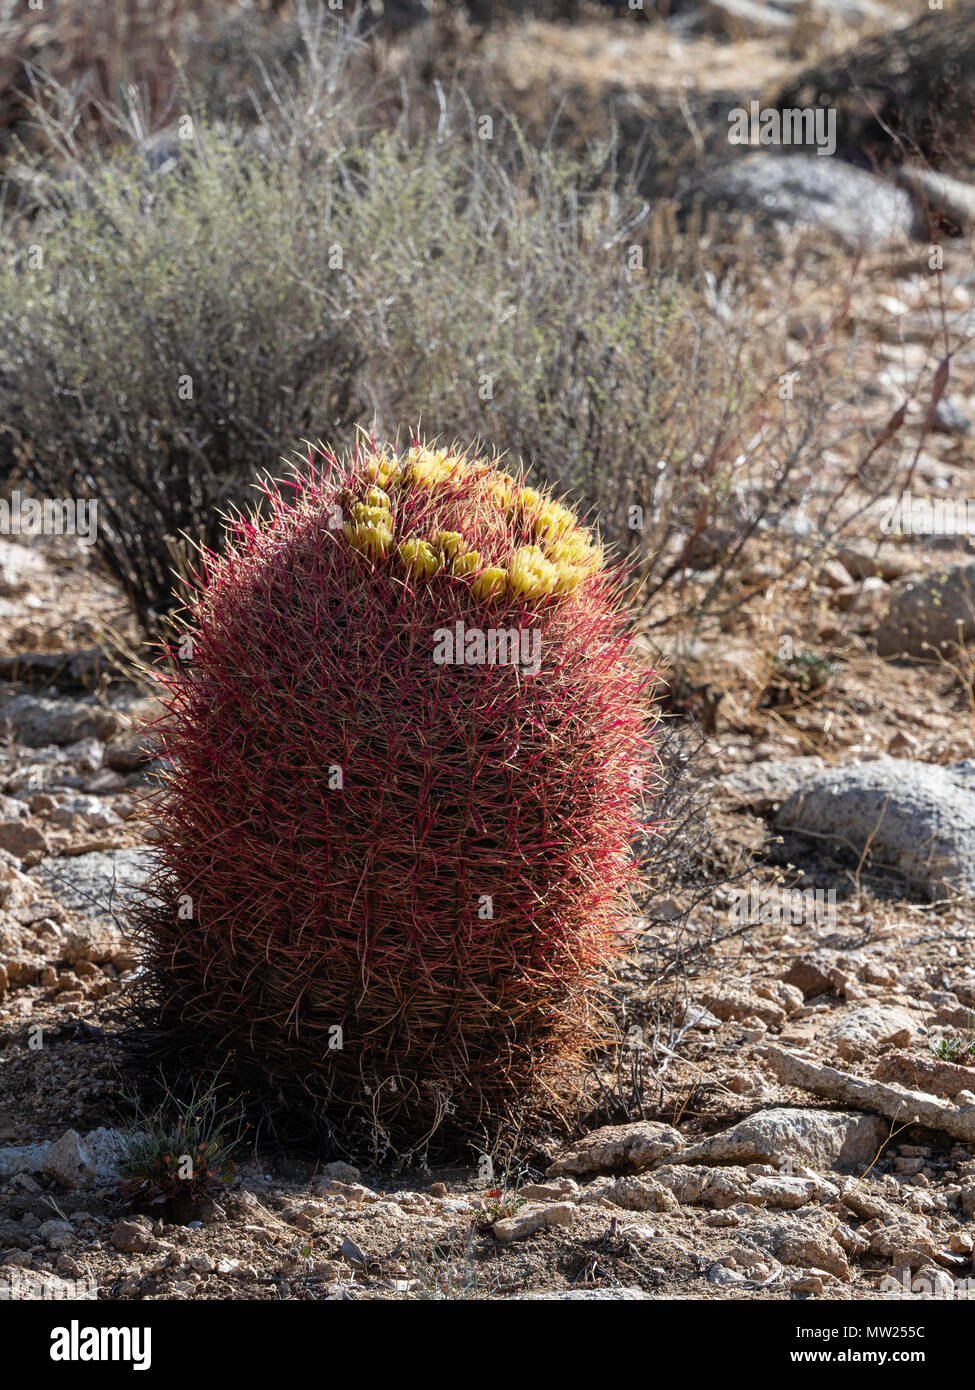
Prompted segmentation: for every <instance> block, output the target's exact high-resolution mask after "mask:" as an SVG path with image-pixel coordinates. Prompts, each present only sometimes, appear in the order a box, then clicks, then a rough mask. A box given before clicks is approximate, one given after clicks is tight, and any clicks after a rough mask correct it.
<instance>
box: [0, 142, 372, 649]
mask: <svg viewBox="0 0 975 1390" xmlns="http://www.w3.org/2000/svg"><path fill="white" fill-rule="evenodd" d="M175 159H176V160H177V168H176V169H174V170H170V171H169V172H168V173H158V174H153V173H151V172H150V171H149V170H148V169H147V167H146V164H145V162H144V161H143V160H142V159H141V158H140V157H139V156H138V155H137V154H127V155H124V156H114V157H111V158H109V157H102V156H100V157H93V158H91V159H89V160H88V161H87V162H86V163H84V164H80V163H79V164H76V165H74V166H72V167H71V169H70V171H69V173H68V175H67V176H66V177H65V178H63V179H55V180H51V181H50V182H49V183H48V184H47V185H45V187H44V192H43V194H42V197H43V205H42V207H41V209H40V211H38V212H37V214H36V215H35V217H34V219H33V221H32V222H31V224H30V226H29V227H27V228H24V227H23V226H19V227H13V228H8V234H7V237H6V240H5V245H4V248H3V249H4V251H5V253H6V254H5V255H4V256H3V257H2V259H0V300H2V309H0V363H2V376H0V400H2V405H0V416H2V420H3V439H4V447H5V451H6V452H7V453H8V454H9V455H12V457H13V458H14V459H15V460H16V462H17V463H18V464H19V466H20V467H21V468H22V469H24V470H25V471H26V474H27V476H28V477H29V479H30V481H31V483H32V484H33V485H34V486H35V488H36V489H39V490H41V491H43V492H44V493H46V494H47V495H53V496H56V497H64V496H74V497H91V498H96V499H97V500H98V528H99V539H98V553H99V555H100V557H101V558H102V560H103V561H104V562H105V564H106V565H107V567H108V569H109V571H110V572H111V574H112V575H113V577H114V578H115V579H116V580H117V581H118V583H119V584H120V585H121V587H122V588H123V590H124V591H125V592H126V593H127V594H128V596H129V598H130V599H131V602H132V604H133V606H134V608H135V611H136V612H137V614H138V615H139V617H140V618H141V619H142V621H143V623H144V624H145V625H146V626H147V627H152V626H153V625H154V624H155V622H156V621H157V620H158V618H159V616H160V615H161V614H163V613H164V612H166V611H167V610H168V609H169V608H170V607H171V605H172V601H173V599H172V587H173V584H172V574H171V568H172V563H173V558H172V553H171V551H172V547H173V545H174V543H176V542H178V540H179V537H180V533H181V532H183V531H186V532H188V533H189V534H190V535H191V536H192V537H193V538H194V539H197V538H199V539H202V540H204V541H205V542H207V543H213V542H215V541H216V539H217V537H218V535H219V532H220V518H219V514H218V512H219V510H220V509H222V508H224V507H226V506H227V505H229V504H230V503H231V502H234V501H241V500H242V499H243V498H244V497H245V496H247V495H248V488H249V485H250V483H251V482H252V481H253V479H254V478H255V476H256V474H257V471H258V470H259V469H260V468H262V467H264V468H268V467H273V466H274V464H275V462H276V460H277V459H278V458H279V457H280V455H281V454H283V453H284V452H285V451H286V450H288V449H289V448H290V447H291V445H292V444H293V442H294V440H295V438H296V437H300V436H301V435H302V434H305V433H308V432H309V431H317V430H319V429H322V428H325V429H330V428H331V429H334V428H340V427H341V426H342V425H343V424H345V423H347V422H348V420H349V418H350V414H351V411H352V394H351V393H352V387H353V380H354V372H355V365H356V355H355V347H354V344H353V342H352V338H351V335H350V333H349V330H348V326H347V324H346V322H345V320H344V318H343V315H342V313H341V310H340V309H339V308H338V307H337V305H336V303H335V299H334V296H333V295H331V294H330V287H331V285H332V284H334V283H335V277H334V276H333V275H332V273H331V270H330V266H329V258H330V237H329V234H328V228H327V185H326V184H321V185H318V186H312V187H306V188H303V189H299V188H298V187H297V186H296V184H295V169H294V168H293V167H292V166H289V165H286V164H280V163H274V162H272V161H268V160H264V159H262V158H260V157H258V156H257V154H256V153H255V152H254V151H252V150H251V149H250V148H249V147H247V146H244V145H241V144H239V143H238V142H237V141H236V140H235V139H234V138H233V137H232V136H224V135H221V134H220V133H219V132H207V131H206V130H199V131H197V132H195V133H194V138H193V139H190V140H187V141H186V142H185V144H184V145H182V146H181V147H180V148H179V150H178V151H177V154H176V156H175Z"/></svg>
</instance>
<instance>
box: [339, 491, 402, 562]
mask: <svg viewBox="0 0 975 1390" xmlns="http://www.w3.org/2000/svg"><path fill="white" fill-rule="evenodd" d="M349 515H350V517H351V518H352V519H351V521H347V522H345V523H344V525H343V527H342V533H343V535H344V536H345V538H346V540H347V541H348V542H349V544H350V545H351V546H352V548H353V550H358V551H359V553H360V554H362V555H367V556H368V557H369V559H370V560H379V559H381V558H382V557H383V556H384V555H385V554H386V551H387V550H388V549H389V546H390V544H391V543H392V539H393V517H392V513H391V512H390V502H389V498H388V496H387V495H386V493H385V492H383V491H382V489H381V488H378V487H371V488H370V489H369V491H368V492H367V493H366V500H365V501H364V502H352V504H351V505H350V507H349Z"/></svg>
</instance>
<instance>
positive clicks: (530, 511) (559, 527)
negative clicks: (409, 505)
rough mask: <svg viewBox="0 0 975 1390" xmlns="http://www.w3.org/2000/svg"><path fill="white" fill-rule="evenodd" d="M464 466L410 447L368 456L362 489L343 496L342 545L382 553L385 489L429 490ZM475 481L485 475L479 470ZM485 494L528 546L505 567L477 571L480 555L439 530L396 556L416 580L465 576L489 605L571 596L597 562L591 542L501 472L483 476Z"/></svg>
mask: <svg viewBox="0 0 975 1390" xmlns="http://www.w3.org/2000/svg"><path fill="white" fill-rule="evenodd" d="M470 469H471V466H470V465H469V464H468V463H467V461H466V460H465V459H463V458H459V457H457V456H456V455H452V454H451V453H450V451H449V450H447V449H436V450H433V449H427V448H425V447H424V446H421V445H414V446H413V447H412V448H411V449H410V450H409V451H408V453H407V455H406V456H405V458H403V459H399V458H398V457H397V456H396V455H395V454H392V453H386V452H382V453H373V454H372V455H371V456H370V457H369V458H368V459H367V460H366V463H365V465H364V468H363V473H364V476H365V479H366V482H367V483H368V484H370V486H368V487H367V489H366V492H365V496H364V498H362V499H361V500H356V499H354V498H353V497H352V496H351V494H346V495H345V498H344V500H348V501H349V516H350V520H349V521H348V522H346V524H345V525H344V526H343V528H342V530H343V532H344V533H345V536H346V538H347V539H348V541H349V543H350V544H351V545H352V546H353V547H354V548H355V549H356V550H358V551H360V552H361V553H362V554H364V555H367V556H369V558H370V559H373V560H378V559H380V558H381V557H382V556H384V555H386V553H387V551H388V550H389V548H390V545H391V543H392V539H393V521H392V512H391V505H392V504H391V502H390V492H392V491H393V490H394V489H396V488H398V487H399V486H401V485H403V484H410V483H412V484H413V485H419V486H421V487H429V488H435V487H438V486H440V485H441V484H443V483H445V482H447V481H450V480H458V479H460V478H463V477H464V476H465V474H467V473H468V472H469V471H470ZM481 476H485V475H484V474H483V472H482V474H481ZM486 477H487V479H488V480H489V481H488V494H489V496H490V497H491V499H492V500H493V501H494V502H495V504H496V505H497V506H498V507H500V508H501V509H502V510H503V511H504V512H505V513H506V514H507V516H508V517H509V519H510V520H511V521H512V522H515V523H520V524H521V525H522V526H525V527H526V528H527V530H528V531H529V534H530V535H531V536H532V537H533V538H534V542H535V543H534V544H530V545H523V546H520V547H519V548H517V549H516V550H515V551H514V553H513V554H512V556H511V558H510V560H509V562H508V567H507V568H506V569H505V568H502V567H501V566H498V565H487V566H483V562H482V559H481V555H480V553H479V552H478V551H476V550H468V548H467V541H466V540H465V538H464V536H463V535H462V534H461V533H460V532H459V531H440V532H439V533H438V535H437V536H436V538H435V539H433V538H431V539H430V540H421V539H420V538H419V537H415V536H410V537H407V538H406V539H404V540H402V541H400V542H399V544H398V545H397V546H396V554H397V555H398V557H399V559H400V560H401V561H402V563H403V565H404V566H405V567H406V568H407V569H408V570H410V571H411V572H412V573H413V574H414V575H415V576H416V577H417V578H419V579H429V578H431V577H432V576H433V575H435V574H438V573H439V572H440V571H441V570H443V571H445V572H447V573H449V574H451V575H453V576H464V575H469V576H470V580H471V588H472V590H473V592H474V594H475V595H476V596H477V598H479V599H481V600H489V599H493V598H499V597H502V596H503V595H505V594H510V595H512V596H514V597H521V598H527V599H535V598H542V597H544V596H545V595H546V594H571V593H572V592H573V591H574V590H575V589H577V588H578V587H579V585H580V583H581V582H582V581H583V579H585V578H586V577H587V576H588V575H591V574H594V573H595V572H596V571H597V570H598V569H599V567H600V565H601V564H602V551H601V549H600V548H599V547H598V546H594V545H592V544H591V542H590V540H589V537H588V535H587V534H586V532H585V531H583V530H582V529H581V528H580V527H579V525H578V523H577V521H576V518H575V517H574V516H573V514H572V512H571V511H569V509H568V508H567V507H563V506H562V504H561V503H560V502H554V501H552V500H550V499H549V498H547V497H546V496H545V495H544V494H543V493H541V492H538V491H537V490H536V489H535V488H530V487H519V486H518V484H517V483H516V482H515V480H514V479H513V478H511V477H509V476H508V474H506V473H502V472H500V471H495V473H494V476H493V477H492V476H491V475H490V473H488V474H487V475H486Z"/></svg>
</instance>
